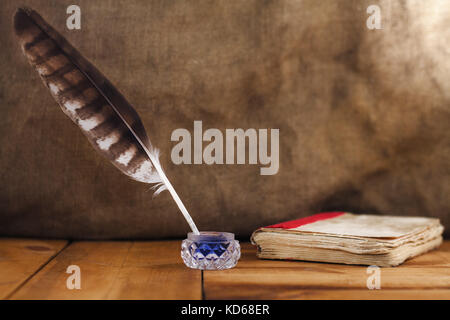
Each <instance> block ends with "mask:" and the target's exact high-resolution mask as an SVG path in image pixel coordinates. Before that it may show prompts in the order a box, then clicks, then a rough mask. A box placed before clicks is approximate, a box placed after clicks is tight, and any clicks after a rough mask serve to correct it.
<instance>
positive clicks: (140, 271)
mask: <svg viewBox="0 0 450 320" xmlns="http://www.w3.org/2000/svg"><path fill="white" fill-rule="evenodd" d="M70 265H77V266H79V267H80V270H81V289H79V290H77V289H73V290H69V289H67V287H66V281H67V278H68V277H69V274H67V273H66V269H67V267H68V266H70ZM12 298H13V299H200V298H201V272H200V271H198V270H191V269H188V268H186V267H185V266H184V265H183V263H182V261H181V258H180V242H179V241H171V242H167V241H166V242H165V241H158V242H75V243H72V244H71V245H70V246H69V247H67V249H66V250H64V251H63V252H62V253H61V254H60V255H58V256H57V257H56V258H55V259H54V260H52V261H51V262H50V263H49V264H48V265H47V266H46V267H45V268H43V270H42V271H41V272H39V273H38V274H37V275H36V276H35V277H33V278H32V279H31V280H30V281H29V282H28V283H27V284H26V285H25V286H23V288H21V290H19V291H18V292H17V293H16V294H15V295H14V296H13V297H12Z"/></svg>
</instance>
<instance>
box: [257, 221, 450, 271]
mask: <svg viewBox="0 0 450 320" xmlns="http://www.w3.org/2000/svg"><path fill="white" fill-rule="evenodd" d="M443 230H444V227H443V226H442V225H441V223H440V221H439V219H435V218H425V217H395V216H379V215H367V214H361V215H356V214H352V213H348V212H326V213H319V214H316V215H313V216H310V217H306V218H301V219H297V220H292V221H287V222H282V223H279V224H275V225H271V226H267V227H263V228H259V229H258V230H256V231H255V232H253V234H252V237H251V241H252V243H253V244H255V245H257V246H258V252H257V256H258V257H259V258H262V259H286V260H305V261H319V262H331V263H344V264H358V265H376V266H380V267H388V266H397V265H399V264H401V263H403V262H404V261H405V260H407V259H409V258H412V257H415V256H417V255H420V254H422V253H425V252H427V251H429V250H432V249H434V248H437V247H438V246H439V245H440V244H441V242H442V232H443Z"/></svg>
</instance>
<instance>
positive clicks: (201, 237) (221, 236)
mask: <svg viewBox="0 0 450 320" xmlns="http://www.w3.org/2000/svg"><path fill="white" fill-rule="evenodd" d="M187 238H188V239H189V240H191V241H195V242H228V241H233V240H234V233H231V232H219V231H200V234H195V233H193V232H189V233H188V235H187Z"/></svg>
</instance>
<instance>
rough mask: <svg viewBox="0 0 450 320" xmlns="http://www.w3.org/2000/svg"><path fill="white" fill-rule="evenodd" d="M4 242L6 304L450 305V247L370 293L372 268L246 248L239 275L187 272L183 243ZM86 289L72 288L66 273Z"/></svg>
mask: <svg viewBox="0 0 450 320" xmlns="http://www.w3.org/2000/svg"><path fill="white" fill-rule="evenodd" d="M66 244H67V242H66V241H43V240H28V239H0V298H2V299H202V298H204V299H450V241H446V242H444V244H443V245H442V246H441V247H440V248H439V249H438V250H434V251H432V252H429V253H427V254H424V255H422V256H419V257H416V258H413V259H411V260H408V261H407V262H406V263H404V264H403V265H401V266H399V267H395V268H382V269H381V289H379V290H369V289H367V278H368V276H369V275H368V274H367V268H366V267H364V266H347V265H339V264H327V263H312V262H301V261H273V260H260V259H257V258H256V255H255V250H256V249H255V247H253V246H252V245H250V244H249V243H243V244H242V258H241V260H240V261H239V263H238V265H237V266H236V267H235V268H234V269H230V270H225V271H204V272H201V271H199V270H192V269H188V268H186V267H185V266H184V264H183V262H182V261H181V258H180V241H179V240H175V241H142V242H129V241H117V242H114V241H110V242H72V243H70V244H69V245H68V246H66ZM70 265H77V266H79V267H80V270H81V289H80V290H76V289H74V290H69V289H67V287H66V281H67V278H68V277H69V276H70V275H69V274H67V273H66V270H67V267H68V266H70Z"/></svg>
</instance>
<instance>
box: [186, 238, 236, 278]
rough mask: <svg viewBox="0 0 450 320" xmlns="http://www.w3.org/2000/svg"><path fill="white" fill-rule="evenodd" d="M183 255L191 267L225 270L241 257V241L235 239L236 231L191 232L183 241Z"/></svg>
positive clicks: (187, 264)
mask: <svg viewBox="0 0 450 320" xmlns="http://www.w3.org/2000/svg"><path fill="white" fill-rule="evenodd" d="M181 257H182V258H183V261H184V264H185V265H186V266H188V267H189V268H193V269H201V270H224V269H230V268H233V267H234V266H235V265H236V264H237V262H238V260H239V258H240V257H241V247H240V245H239V241H237V240H235V239H234V233H229V232H214V231H203V232H200V234H195V233H193V232H190V233H188V237H187V239H185V240H183V242H182V243H181Z"/></svg>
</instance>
